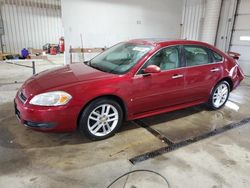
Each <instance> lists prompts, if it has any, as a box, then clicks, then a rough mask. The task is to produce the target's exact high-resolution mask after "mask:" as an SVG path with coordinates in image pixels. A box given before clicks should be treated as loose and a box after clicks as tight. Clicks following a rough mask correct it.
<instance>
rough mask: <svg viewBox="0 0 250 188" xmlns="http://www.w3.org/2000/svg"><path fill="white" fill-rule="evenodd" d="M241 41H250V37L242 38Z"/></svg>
mask: <svg viewBox="0 0 250 188" xmlns="http://www.w3.org/2000/svg"><path fill="white" fill-rule="evenodd" d="M240 40H243V41H250V36H240Z"/></svg>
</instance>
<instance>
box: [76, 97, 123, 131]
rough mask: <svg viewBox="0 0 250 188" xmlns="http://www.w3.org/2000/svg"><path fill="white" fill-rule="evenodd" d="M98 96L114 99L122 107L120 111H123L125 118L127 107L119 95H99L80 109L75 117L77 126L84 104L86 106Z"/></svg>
mask: <svg viewBox="0 0 250 188" xmlns="http://www.w3.org/2000/svg"><path fill="white" fill-rule="evenodd" d="M100 98H108V99H112V100H114V101H116V102H117V103H118V104H119V105H120V106H121V108H122V111H123V117H124V119H127V107H126V105H125V103H124V102H123V100H122V99H121V98H120V97H117V96H116V95H103V96H99V97H96V98H94V99H92V100H91V101H89V102H88V103H87V104H86V105H85V106H84V107H83V108H82V109H81V111H80V113H79V114H78V117H77V128H78V126H79V121H80V118H81V115H82V112H83V110H84V109H85V108H86V106H88V105H89V104H90V103H91V102H93V101H94V100H96V99H100Z"/></svg>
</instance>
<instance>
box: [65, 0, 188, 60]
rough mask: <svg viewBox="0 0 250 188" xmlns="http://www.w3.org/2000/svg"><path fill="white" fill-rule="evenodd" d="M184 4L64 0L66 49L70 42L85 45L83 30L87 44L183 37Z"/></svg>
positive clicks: (148, 0) (166, 0)
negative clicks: (181, 32)
mask: <svg viewBox="0 0 250 188" xmlns="http://www.w3.org/2000/svg"><path fill="white" fill-rule="evenodd" d="M182 5H183V1H182V0H177V1H173V0H157V1H151V0H119V1H117V0H71V1H69V0H62V17H63V26H64V31H65V44H66V52H68V50H69V46H70V45H71V46H72V47H81V46H82V45H81V40H80V34H82V36H83V46H84V47H104V46H111V45H114V44H115V43H117V42H120V41H124V40H128V39H133V38H158V37H160V38H162V37H164V38H180V24H181V17H182V7H183V6H182ZM67 57H68V56H67ZM67 60H68V59H67Z"/></svg>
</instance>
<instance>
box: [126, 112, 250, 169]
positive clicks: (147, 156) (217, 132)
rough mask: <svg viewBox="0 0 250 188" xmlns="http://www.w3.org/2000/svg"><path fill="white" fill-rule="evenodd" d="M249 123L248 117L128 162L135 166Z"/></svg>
mask: <svg viewBox="0 0 250 188" xmlns="http://www.w3.org/2000/svg"><path fill="white" fill-rule="evenodd" d="M249 122H250V117H248V118H244V119H242V120H241V121H239V122H235V123H230V124H228V125H226V126H224V127H221V128H218V129H215V130H213V131H211V132H209V133H205V134H202V135H199V136H197V137H195V138H192V139H188V140H184V141H181V142H178V143H174V144H170V145H168V146H166V147H162V148H160V149H157V150H154V151H150V152H147V153H144V154H142V155H138V156H136V157H133V158H131V159H129V161H130V162H131V163H132V164H134V165H135V164H136V163H139V162H142V161H145V160H148V159H151V158H154V157H157V156H159V155H162V154H164V153H168V152H171V151H174V150H176V149H179V148H181V147H184V146H187V145H189V144H192V143H195V142H198V141H200V140H203V139H206V138H209V137H211V136H215V135H218V134H221V133H223V132H226V131H228V130H231V129H234V128H237V127H240V126H243V125H245V124H247V123H249Z"/></svg>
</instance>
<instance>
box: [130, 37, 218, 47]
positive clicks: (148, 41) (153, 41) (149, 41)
mask: <svg viewBox="0 0 250 188" xmlns="http://www.w3.org/2000/svg"><path fill="white" fill-rule="evenodd" d="M129 42H133V43H137V44H145V45H153V46H157V45H160V46H167V45H173V44H194V45H195V44H197V45H203V46H207V47H210V48H211V47H212V48H213V46H212V45H210V44H208V43H205V42H201V41H194V40H184V39H171V38H144V39H133V40H130V41H129Z"/></svg>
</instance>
